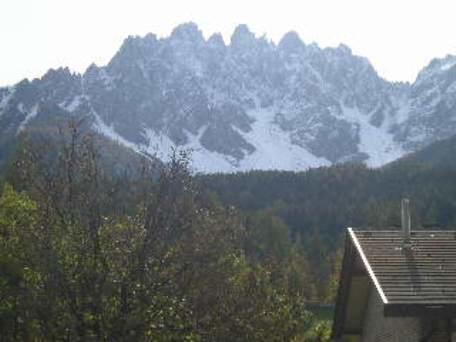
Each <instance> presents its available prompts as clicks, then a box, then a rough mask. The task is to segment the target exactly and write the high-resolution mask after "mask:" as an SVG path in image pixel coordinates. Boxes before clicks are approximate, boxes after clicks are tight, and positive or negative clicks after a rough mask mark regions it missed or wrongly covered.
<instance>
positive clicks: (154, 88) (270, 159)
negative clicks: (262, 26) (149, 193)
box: [0, 23, 456, 172]
mask: <svg viewBox="0 0 456 342" xmlns="http://www.w3.org/2000/svg"><path fill="white" fill-rule="evenodd" d="M67 117H86V118H88V120H90V122H91V127H92V129H93V130H95V131H97V132H99V133H101V134H103V135H105V136H107V137H109V138H111V139H113V140H117V141H119V142H120V143H121V144H123V145H125V146H127V147H130V148H132V149H134V150H135V151H138V152H143V151H144V152H147V153H149V154H156V155H157V157H159V158H160V159H163V160H166V158H167V156H168V154H169V151H170V149H171V148H172V147H182V148H189V149H191V150H192V151H193V154H192V155H193V163H194V164H193V165H194V167H195V169H196V170H199V171H203V172H219V171H221V172H231V171H239V170H251V169H283V170H302V169H306V168H308V167H316V166H322V165H329V164H333V163H340V162H346V161H362V162H366V163H367V164H368V165H370V166H374V167H375V166H381V165H384V164H385V163H387V162H389V161H392V160H395V159H397V158H399V157H400V156H402V155H404V154H406V153H408V152H412V151H415V150H418V149H420V148H422V147H424V146H427V145H429V144H430V143H432V142H434V141H437V140H441V139H445V138H448V137H450V136H452V135H455V134H456V57H454V56H447V57H446V58H443V59H435V60H433V61H432V62H431V63H430V64H429V65H428V66H427V67H426V68H424V69H423V70H422V71H421V72H420V74H419V75H418V77H417V80H416V81H415V82H414V83H413V84H409V83H391V82H388V81H386V80H384V79H382V78H381V77H379V75H378V74H377V73H376V71H375V69H374V68H373V67H372V65H371V64H370V63H369V61H368V60H367V59H366V58H363V57H359V56H356V55H353V54H352V52H351V50H350V49H349V48H348V47H347V46H344V45H340V46H339V47H337V48H324V49H322V48H320V47H318V45H316V44H305V43H304V42H303V41H302V40H301V39H300V38H299V36H298V35H297V34H296V33H295V32H289V33H287V34H286V35H285V36H284V37H283V38H282V39H281V40H280V42H279V43H278V44H274V43H273V42H271V41H269V40H267V38H265V37H259V38H258V37H256V36H255V35H254V34H253V33H252V32H251V31H250V30H249V29H248V27H247V26H246V25H240V26H238V27H237V28H236V29H235V31H234V33H233V35H232V37H231V41H230V43H229V44H225V42H224V40H223V38H222V37H221V35H220V34H214V35H212V36H211V37H210V38H209V39H207V40H206V39H204V37H203V35H202V33H201V31H200V30H199V29H198V27H197V26H196V25H195V24H193V23H187V24H183V25H180V26H178V27H177V28H175V29H174V31H173V32H172V34H171V35H170V36H169V37H166V38H157V37H156V36H155V35H153V34H148V35H146V36H145V37H129V38H127V39H126V40H125V41H124V43H123V45H122V46H121V48H120V50H119V51H118V52H117V53H116V55H115V56H114V57H113V58H112V60H111V61H110V62H109V63H108V65H106V66H103V67H98V66H96V65H92V66H90V67H89V68H88V69H87V70H86V72H85V73H84V74H82V75H80V74H75V73H72V72H70V70H68V69H67V68H61V69H58V70H50V71H49V72H48V73H46V75H44V76H43V77H42V78H41V79H35V80H33V81H28V80H24V81H21V82H19V83H18V84H16V85H15V86H12V87H8V88H0V131H1V132H0V133H1V138H0V150H1V146H2V145H4V146H7V145H8V143H9V142H10V141H11V140H13V139H14V137H16V136H17V134H18V133H19V132H21V131H23V130H26V129H37V128H41V129H51V128H52V126H53V124H54V122H55V120H56V119H60V118H67ZM0 158H1V156H0Z"/></svg>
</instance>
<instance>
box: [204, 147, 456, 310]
mask: <svg viewBox="0 0 456 342" xmlns="http://www.w3.org/2000/svg"><path fill="white" fill-rule="evenodd" d="M440 145H442V144H441V143H440V144H439V146H440ZM448 146H452V145H450V144H448ZM433 149H434V147H431V148H430V149H428V150H429V151H428V150H425V151H423V152H422V153H421V152H420V153H419V154H417V155H412V156H409V157H407V158H405V159H404V160H401V161H398V162H396V163H393V164H391V165H388V166H385V167H384V168H380V169H370V168H367V167H366V166H364V165H361V164H344V165H336V166H332V167H323V168H317V169H311V170H309V171H306V172H298V173H294V172H282V171H252V172H247V173H237V174H216V175H205V176H200V177H198V182H200V183H201V184H202V186H203V187H204V188H206V189H208V190H211V191H212V192H213V196H214V197H216V198H218V199H219V200H220V201H221V202H222V203H224V204H226V205H232V206H234V207H236V208H239V209H240V210H242V212H243V213H244V215H245V216H246V217H247V218H248V217H251V216H257V215H268V216H269V217H274V218H276V219H278V220H280V221H281V222H282V224H283V225H285V227H286V228H284V230H288V231H289V232H290V236H291V239H292V241H293V242H294V244H295V246H297V245H299V247H296V248H298V249H299V248H301V249H302V250H304V251H306V255H307V257H308V262H309V265H310V271H311V274H312V275H313V278H314V285H315V288H316V289H317V299H318V300H320V301H325V300H331V298H333V297H334V294H335V293H334V286H332V285H331V284H332V283H333V282H334V277H335V276H336V275H337V268H338V265H337V262H338V261H339V260H340V258H341V255H340V254H341V250H340V249H341V246H342V241H343V239H344V233H345V228H346V227H355V228H362V229H399V226H400V200H401V198H404V197H408V198H410V199H411V209H412V225H413V227H412V228H413V229H431V228H434V229H446V228H453V229H454V227H456V166H455V165H454V163H453V162H452V158H453V154H452V153H448V154H445V153H444V151H442V150H439V152H438V154H437V153H436V152H434V153H431V152H430V151H432V150H433ZM451 150H454V147H453V148H451ZM451 150H448V152H450V151H451ZM436 155H439V156H440V158H438V160H436ZM445 158H448V159H449V160H451V162H447V161H446V160H445ZM328 286H329V288H328Z"/></svg>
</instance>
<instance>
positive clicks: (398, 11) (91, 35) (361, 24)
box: [0, 0, 456, 85]
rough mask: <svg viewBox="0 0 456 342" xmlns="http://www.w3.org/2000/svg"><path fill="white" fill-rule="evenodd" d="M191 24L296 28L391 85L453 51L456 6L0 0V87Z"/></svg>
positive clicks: (277, 32)
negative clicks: (368, 66)
mask: <svg viewBox="0 0 456 342" xmlns="http://www.w3.org/2000/svg"><path fill="white" fill-rule="evenodd" d="M188 21H194V22H195V23H197V24H198V26H199V27H200V29H201V30H202V31H203V33H204V35H205V36H206V37H208V36H209V35H211V34H212V33H214V32H221V33H222V34H223V36H224V38H225V41H226V42H229V38H230V36H231V33H232V32H233V30H234V28H235V26H236V25H238V24H240V23H245V24H247V25H248V26H249V27H250V29H251V30H252V31H253V32H255V33H256V34H257V35H262V34H266V35H267V36H268V37H269V38H270V39H272V40H273V41H275V42H277V41H278V40H279V39H280V38H281V37H282V35H283V34H284V33H286V32H287V31H290V30H295V31H297V32H298V33H299V34H300V36H301V38H302V39H303V40H304V41H305V42H306V43H310V42H316V43H318V44H319V45H320V46H322V47H326V46H337V45H339V43H344V44H346V45H348V46H350V47H351V48H352V50H353V52H354V53H356V54H359V55H363V56H366V57H368V58H369V59H370V61H371V62H372V64H373V65H374V67H375V69H377V71H378V72H379V74H380V75H381V76H383V77H385V78H386V79H389V80H409V81H413V80H414V79H415V77H416V74H417V73H418V71H419V70H420V69H421V68H422V67H424V66H425V65H426V64H427V63H429V61H430V60H431V59H432V58H434V57H443V56H445V55H447V54H456V1H455V0H432V1H430V0H381V1H380V0H379V1H377V0H331V1H330V0H313V1H307V0H296V1H293V0H280V1H272V0H262V1H256V0H255V1H254V0H223V1H220V0H205V1H203V0H181V1H177V0H162V1H156V0H127V1H120V0H0V85H6V84H13V83H16V82H17V81H19V80H20V79H22V78H25V77H28V78H33V77H37V76H41V75H42V74H43V73H45V72H46V71H47V70H48V69H49V68H51V67H54V68H55V67H59V66H69V67H70V68H71V69H72V70H75V71H81V72H82V71H84V70H85V68H86V67H87V66H88V65H89V64H90V63H92V62H95V63H96V64H98V65H103V64H106V63H107V62H108V61H109V59H110V58H111V57H112V56H113V54H114V53H115V52H116V51H117V49H118V48H119V46H120V44H121V42H122V41H123V39H124V38H126V37H127V36H128V35H144V34H146V33H148V32H153V33H156V34H157V35H158V36H167V35H169V34H170V32H171V30H172V29H173V28H174V27H175V26H176V25H178V24H180V23H183V22H188Z"/></svg>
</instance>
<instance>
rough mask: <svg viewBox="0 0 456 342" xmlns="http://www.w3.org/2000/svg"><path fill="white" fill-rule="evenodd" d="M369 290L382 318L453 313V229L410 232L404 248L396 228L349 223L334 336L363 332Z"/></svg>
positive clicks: (455, 292) (455, 282)
mask: <svg viewBox="0 0 456 342" xmlns="http://www.w3.org/2000/svg"><path fill="white" fill-rule="evenodd" d="M371 289H372V290H371ZM371 291H376V292H377V293H378V295H379V297H380V299H381V301H382V302H383V314H384V316H385V317H386V316H396V317H413V316H421V317H425V316H427V317H429V316H432V317H456V231H444V230H439V231H428V230H426V231H424V230H421V231H412V232H411V247H410V248H405V249H404V248H403V244H402V231H401V230H399V229H398V230H389V231H388V230H384V231H369V230H353V229H351V228H348V231H347V237H346V240H345V249H344V258H343V261H342V270H341V275H340V282H339V289H338V295H337V302H336V307H335V311H334V321H333V330H332V336H333V338H340V337H341V336H358V337H359V336H361V335H360V334H361V331H362V324H363V317H364V315H365V312H366V307H367V303H368V297H369V296H370V293H371Z"/></svg>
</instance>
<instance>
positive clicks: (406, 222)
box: [401, 198, 412, 249]
mask: <svg viewBox="0 0 456 342" xmlns="http://www.w3.org/2000/svg"><path fill="white" fill-rule="evenodd" d="M409 204H410V201H409V200H408V199H407V198H404V199H402V202H401V223H402V248H403V249H410V248H411V247H412V241H411V240H410V226H411V223H410V207H409Z"/></svg>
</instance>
